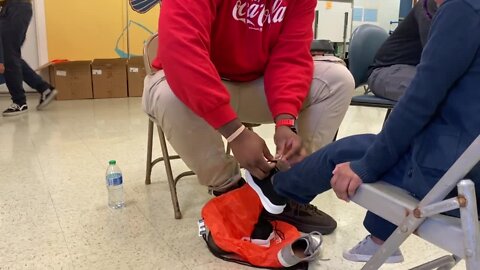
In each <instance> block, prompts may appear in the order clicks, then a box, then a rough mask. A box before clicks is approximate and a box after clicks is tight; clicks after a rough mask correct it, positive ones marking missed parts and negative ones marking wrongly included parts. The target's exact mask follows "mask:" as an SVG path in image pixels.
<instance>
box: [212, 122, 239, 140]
mask: <svg viewBox="0 0 480 270" xmlns="http://www.w3.org/2000/svg"><path fill="white" fill-rule="evenodd" d="M242 125H243V124H242V122H240V120H238V118H237V119H234V120H233V121H230V122H228V123H227V124H225V125H223V126H221V127H220V128H219V129H218V132H220V134H222V136H223V137H224V138H228V137H230V136H231V135H232V134H233V133H234V132H235V131H237V130H238V129H239V128H240V127H242Z"/></svg>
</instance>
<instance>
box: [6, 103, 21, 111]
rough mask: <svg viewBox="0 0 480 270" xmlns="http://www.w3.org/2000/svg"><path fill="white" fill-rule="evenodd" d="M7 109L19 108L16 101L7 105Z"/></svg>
mask: <svg viewBox="0 0 480 270" xmlns="http://www.w3.org/2000/svg"><path fill="white" fill-rule="evenodd" d="M8 108H9V109H14V110H15V109H20V106H19V105H18V104H16V103H12V105H10V107H8Z"/></svg>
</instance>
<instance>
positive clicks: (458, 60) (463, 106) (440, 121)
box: [246, 0, 480, 262]
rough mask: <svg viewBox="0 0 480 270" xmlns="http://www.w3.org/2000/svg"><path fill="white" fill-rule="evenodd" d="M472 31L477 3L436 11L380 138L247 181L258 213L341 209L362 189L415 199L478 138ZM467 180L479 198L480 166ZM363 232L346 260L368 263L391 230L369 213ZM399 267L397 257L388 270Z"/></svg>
mask: <svg viewBox="0 0 480 270" xmlns="http://www.w3.org/2000/svg"><path fill="white" fill-rule="evenodd" d="M437 2H439V4H441V2H443V1H440V0H437ZM479 31H480V2H479V1H477V0H447V1H445V2H444V3H443V4H441V6H440V8H439V10H438V13H437V15H436V18H435V20H434V21H433V24H432V29H431V33H430V36H429V41H428V43H427V45H426V47H425V50H424V52H423V55H422V59H421V62H420V64H419V66H418V72H417V75H416V76H415V78H414V79H413V81H412V83H411V85H410V87H409V88H408V89H407V91H406V92H405V95H404V96H403V97H402V98H401V99H400V101H399V102H398V104H397V106H396V108H395V110H393V112H392V114H391V116H390V118H389V120H388V121H387V123H386V125H385V127H384V128H383V130H382V131H381V132H380V133H379V134H378V135H369V134H365V135H357V136H351V137H347V138H344V139H342V140H339V141H336V142H334V143H332V144H330V145H328V146H326V147H325V148H323V149H321V150H319V151H317V152H316V153H314V154H312V155H311V156H309V157H307V158H306V159H304V160H303V161H302V162H301V163H299V164H297V165H295V166H293V167H292V168H291V169H290V170H288V171H286V172H279V173H277V174H275V175H274V176H273V177H271V178H270V179H271V181H269V180H267V179H265V180H257V179H255V178H252V177H249V174H248V173H247V177H246V180H247V182H248V183H249V184H250V185H251V186H252V187H254V189H255V188H256V191H257V193H258V194H259V196H260V198H261V199H262V203H263V204H264V206H265V208H266V209H267V210H269V208H271V209H270V210H272V209H273V211H274V212H281V210H282V207H283V205H284V204H283V200H284V199H285V198H291V199H294V200H296V201H298V202H300V203H307V202H310V201H311V200H313V199H314V198H315V196H317V194H320V193H322V192H325V191H327V190H329V189H330V188H332V189H333V190H334V192H335V193H336V195H337V197H338V198H340V199H342V200H345V201H347V202H348V201H349V198H351V197H352V196H353V195H354V194H355V191H356V190H357V188H358V187H359V186H360V185H361V184H362V183H371V182H375V181H378V180H382V181H385V182H388V183H390V184H392V185H395V186H398V187H400V188H403V189H405V190H407V191H409V192H410V193H411V194H412V195H413V196H415V197H416V198H418V199H422V198H423V197H424V196H425V195H426V194H427V193H428V192H429V191H430V190H431V188H432V187H433V186H434V185H435V184H436V183H437V181H438V180H439V179H440V178H441V176H443V174H444V173H445V172H446V171H447V170H448V169H449V168H450V167H451V165H452V164H453V163H454V162H455V160H457V159H458V158H459V156H460V155H461V154H462V153H463V152H464V151H465V150H466V148H467V147H468V146H469V145H470V144H471V143H472V142H473V141H474V139H475V138H476V137H477V136H478V135H479V134H480V117H479V116H480V106H479V105H478V104H479V101H480V91H479V85H480V35H478V34H476V33H479ZM473 33H475V34H473ZM460 48H461V49H460ZM468 177H469V178H470V179H472V180H473V181H474V182H475V183H476V192H477V196H480V166H479V165H477V166H476V167H475V168H474V170H472V172H470V175H468ZM477 199H478V198H477ZM265 202H267V203H265ZM379 203H381V202H379ZM364 226H365V228H366V229H367V230H368V231H369V232H370V234H371V235H369V236H367V237H366V238H365V240H363V241H362V242H360V244H359V245H357V246H355V247H354V248H352V249H350V250H349V251H346V252H345V253H344V257H345V258H346V259H348V260H352V261H367V260H369V259H370V258H371V256H372V255H373V254H374V253H375V252H376V251H377V250H378V248H379V246H380V245H381V244H382V243H383V241H385V240H386V239H387V238H388V237H389V236H390V235H391V234H392V232H393V231H394V230H395V229H396V226H395V225H393V224H391V223H389V222H387V221H385V220H383V219H382V218H380V217H378V216H376V215H375V214H373V213H370V212H368V213H367V215H366V217H365V220H364ZM402 260H403V256H402V254H401V252H400V250H398V251H397V252H396V253H395V254H394V255H393V256H391V257H390V258H389V260H388V262H400V261H402Z"/></svg>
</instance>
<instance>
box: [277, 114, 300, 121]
mask: <svg viewBox="0 0 480 270" xmlns="http://www.w3.org/2000/svg"><path fill="white" fill-rule="evenodd" d="M283 119H293V120H295V119H296V117H295V116H293V115H291V114H288V113H282V114H279V115H277V116H275V119H274V121H275V123H277V121H279V120H283Z"/></svg>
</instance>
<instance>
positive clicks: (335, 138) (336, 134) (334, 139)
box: [333, 129, 339, 141]
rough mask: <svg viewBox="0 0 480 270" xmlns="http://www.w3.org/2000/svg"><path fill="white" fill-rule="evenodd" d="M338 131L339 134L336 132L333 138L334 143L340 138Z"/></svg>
mask: <svg viewBox="0 0 480 270" xmlns="http://www.w3.org/2000/svg"><path fill="white" fill-rule="evenodd" d="M338 131H339V129H337V132H335V136H334V137H333V141H336V140H337V137H338Z"/></svg>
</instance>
